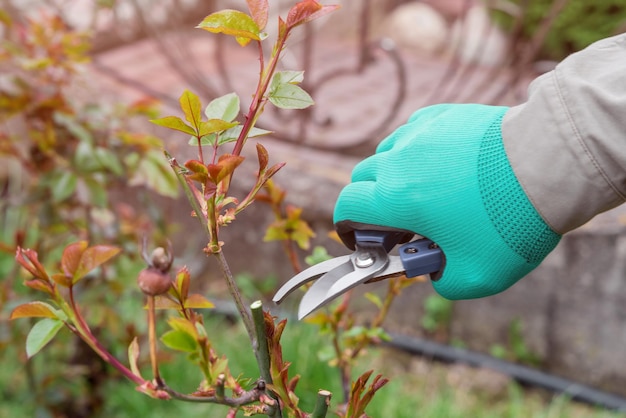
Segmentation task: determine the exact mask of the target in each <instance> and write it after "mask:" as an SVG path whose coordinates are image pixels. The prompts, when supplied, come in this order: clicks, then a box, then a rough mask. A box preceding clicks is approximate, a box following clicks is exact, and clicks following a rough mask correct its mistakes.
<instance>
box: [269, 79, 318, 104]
mask: <svg viewBox="0 0 626 418" xmlns="http://www.w3.org/2000/svg"><path fill="white" fill-rule="evenodd" d="M268 99H269V101H270V102H272V104H273V105H274V106H276V107H279V108H281V109H306V108H307V107H309V106H311V105H313V104H314V103H315V102H314V101H313V99H312V98H311V96H310V95H309V93H307V92H306V91H304V90H303V89H302V88H301V87H299V86H296V85H295V84H289V83H285V84H280V85H279V86H278V87H277V88H276V89H274V90H272V91H270V93H269V97H268Z"/></svg>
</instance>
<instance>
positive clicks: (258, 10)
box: [246, 0, 269, 30]
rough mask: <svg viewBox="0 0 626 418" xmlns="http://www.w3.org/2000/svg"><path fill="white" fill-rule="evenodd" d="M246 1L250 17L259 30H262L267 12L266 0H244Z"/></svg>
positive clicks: (265, 22)
mask: <svg viewBox="0 0 626 418" xmlns="http://www.w3.org/2000/svg"><path fill="white" fill-rule="evenodd" d="M246 2H247V3H248V10H250V14H251V15H252V19H254V22H255V23H256V24H257V26H258V27H259V30H263V29H264V28H265V25H267V18H268V14H269V5H268V1H267V0H246Z"/></svg>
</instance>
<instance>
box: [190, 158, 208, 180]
mask: <svg viewBox="0 0 626 418" xmlns="http://www.w3.org/2000/svg"><path fill="white" fill-rule="evenodd" d="M185 167H186V168H187V169H188V170H189V171H191V172H192V173H193V174H191V175H189V176H188V177H189V178H190V179H191V180H195V181H198V182H200V183H202V184H204V183H206V181H207V180H208V179H209V172H208V169H207V166H205V165H204V164H202V162H200V161H198V160H189V161H187V162H186V163H185Z"/></svg>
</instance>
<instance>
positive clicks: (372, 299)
mask: <svg viewBox="0 0 626 418" xmlns="http://www.w3.org/2000/svg"><path fill="white" fill-rule="evenodd" d="M365 299H367V300H369V301H370V302H372V303H373V304H374V305H376V307H377V308H378V309H381V308H382V307H383V302H382V300H380V296H379V295H377V294H376V293H371V292H367V293H366V294H365Z"/></svg>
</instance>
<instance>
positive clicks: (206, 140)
mask: <svg viewBox="0 0 626 418" xmlns="http://www.w3.org/2000/svg"><path fill="white" fill-rule="evenodd" d="M242 130H243V126H241V125H237V126H235V127H232V128H230V129H227V130H225V131H224V132H222V133H220V135H219V140H218V143H217V145H223V144H227V143H229V142H235V141H236V140H237V138H239V135H240V134H241V131H242ZM271 133H272V131H267V130H265V129H260V128H252V129H250V132H248V138H254V137H257V136H263V135H269V134H271ZM215 137H216V135H215V134H209V135H205V136H203V137H202V138H200V145H211V146H212V145H215ZM189 145H191V146H193V147H196V146H198V138H196V137H195V136H192V137H191V138H190V139H189Z"/></svg>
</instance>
